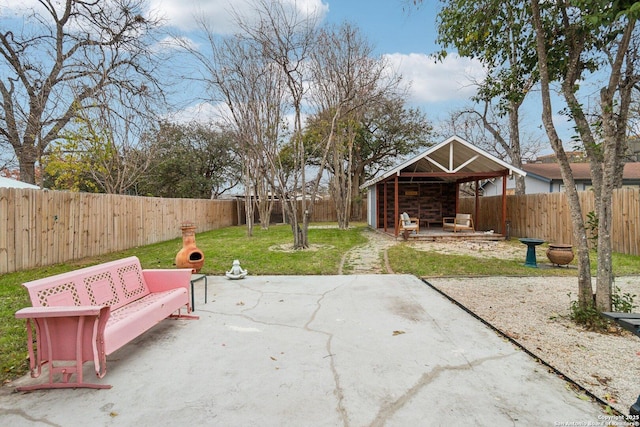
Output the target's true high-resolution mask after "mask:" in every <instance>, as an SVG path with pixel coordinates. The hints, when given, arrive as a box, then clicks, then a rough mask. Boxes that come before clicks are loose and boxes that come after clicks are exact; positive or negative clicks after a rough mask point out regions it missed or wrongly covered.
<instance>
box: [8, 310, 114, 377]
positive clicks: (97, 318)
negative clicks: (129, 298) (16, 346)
mask: <svg viewBox="0 0 640 427" xmlns="http://www.w3.org/2000/svg"><path fill="white" fill-rule="evenodd" d="M110 314H111V308H110V307H108V306H56V307H25V308H23V309H20V310H18V311H17V312H16V313H15V317H16V318H17V319H25V320H26V321H27V349H28V352H29V364H30V368H31V376H32V377H34V378H36V377H38V376H40V373H41V366H42V363H43V362H45V361H48V362H49V363H51V366H50V368H49V383H47V384H45V385H38V386H33V387H35V388H34V389H37V388H50V387H54V386H53V384H54V381H53V374H54V373H56V372H60V373H62V374H63V382H64V383H68V382H69V378H70V376H71V375H72V374H73V373H75V374H76V375H77V377H78V381H77V383H69V386H73V385H78V386H81V385H82V384H84V383H83V381H82V364H83V363H84V362H85V361H88V360H93V362H94V364H95V369H96V375H97V376H98V378H102V377H104V375H105V373H106V369H107V356H106V353H105V350H104V329H105V326H106V324H107V320H108V319H109V316H110ZM34 329H35V331H34ZM34 332H35V333H34ZM34 344H35V347H34ZM69 355H73V356H69ZM74 359H75V365H68V366H66V365H65V366H64V367H57V366H54V365H53V362H54V361H57V360H74ZM25 389H26V388H25Z"/></svg>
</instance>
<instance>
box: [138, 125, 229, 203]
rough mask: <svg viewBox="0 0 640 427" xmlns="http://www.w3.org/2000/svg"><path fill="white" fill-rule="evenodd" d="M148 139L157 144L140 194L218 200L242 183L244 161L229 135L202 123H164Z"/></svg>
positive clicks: (139, 187) (142, 181)
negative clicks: (240, 158)
mask: <svg viewBox="0 0 640 427" xmlns="http://www.w3.org/2000/svg"><path fill="white" fill-rule="evenodd" d="M148 138H151V139H153V140H154V141H155V143H154V144H153V149H152V153H153V155H152V158H151V160H150V167H149V168H148V171H147V173H146V174H145V175H144V176H143V177H142V178H141V179H140V181H139V182H138V185H137V189H136V190H137V192H138V194H141V195H146V196H156V197H176V198H177V197H181V198H201V199H210V198H218V197H220V196H221V195H222V194H224V193H225V192H226V191H228V190H230V189H231V188H233V187H235V186H236V185H237V184H238V182H239V180H240V172H241V162H240V161H239V158H238V155H237V154H236V153H235V152H234V148H235V147H236V139H235V137H234V135H233V134H232V133H230V132H225V131H222V130H220V129H218V128H216V127H215V126H213V125H205V124H201V123H190V124H184V125H183V124H174V123H161V124H160V126H159V128H158V130H157V131H156V132H154V133H153V134H150V135H149V136H148Z"/></svg>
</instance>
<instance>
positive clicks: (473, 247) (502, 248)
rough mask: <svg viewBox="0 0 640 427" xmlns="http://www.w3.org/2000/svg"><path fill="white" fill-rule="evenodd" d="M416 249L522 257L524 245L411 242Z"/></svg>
mask: <svg viewBox="0 0 640 427" xmlns="http://www.w3.org/2000/svg"><path fill="white" fill-rule="evenodd" d="M409 244H410V245H411V247H412V248H414V249H415V250H418V251H425V252H437V253H441V254H445V255H470V256H474V257H478V258H499V259H524V257H525V255H526V249H527V248H526V247H525V246H524V245H523V246H522V247H518V246H514V245H512V244H509V243H505V242H503V241H489V240H480V241H460V242H458V241H447V242H411V243H409Z"/></svg>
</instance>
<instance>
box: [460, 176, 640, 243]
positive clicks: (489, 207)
mask: <svg viewBox="0 0 640 427" xmlns="http://www.w3.org/2000/svg"><path fill="white" fill-rule="evenodd" d="M578 195H579V197H580V204H581V206H582V214H583V216H584V220H585V223H586V220H587V219H586V216H587V214H588V213H589V212H591V211H593V210H594V209H595V207H594V197H593V193H592V192H591V191H581V192H579V193H578ZM478 204H479V206H478V207H479V209H478V218H476V219H475V221H474V222H475V223H476V227H477V228H478V230H491V229H493V230H495V231H496V232H501V231H502V230H500V228H501V226H500V222H501V217H500V216H501V213H502V196H492V197H480V198H479V199H478ZM612 208H613V211H612V214H613V221H612V230H611V232H612V233H611V242H612V246H613V250H614V251H615V252H620V253H624V254H630V255H640V189H637V188H622V189H619V190H615V191H614V192H613V203H612ZM458 211H459V212H468V213H473V212H474V198H461V199H460V204H459V207H458ZM507 220H508V221H510V224H511V226H510V234H511V236H515V237H533V238H538V239H544V240H545V241H547V242H554V243H568V244H574V242H573V226H572V223H571V212H570V210H569V205H568V203H567V199H566V195H565V194H564V193H542V194H528V195H524V196H507Z"/></svg>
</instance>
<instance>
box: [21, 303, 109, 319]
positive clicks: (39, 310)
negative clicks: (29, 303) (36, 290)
mask: <svg viewBox="0 0 640 427" xmlns="http://www.w3.org/2000/svg"><path fill="white" fill-rule="evenodd" d="M101 309H102V306H94V305H90V306H85V307H83V306H60V307H25V308H22V309H20V310H18V311H16V314H15V317H16V319H39V318H43V317H75V316H97V315H98V314H100V310H101Z"/></svg>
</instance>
